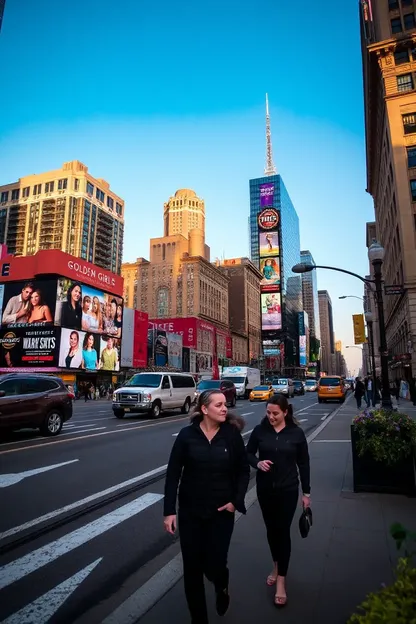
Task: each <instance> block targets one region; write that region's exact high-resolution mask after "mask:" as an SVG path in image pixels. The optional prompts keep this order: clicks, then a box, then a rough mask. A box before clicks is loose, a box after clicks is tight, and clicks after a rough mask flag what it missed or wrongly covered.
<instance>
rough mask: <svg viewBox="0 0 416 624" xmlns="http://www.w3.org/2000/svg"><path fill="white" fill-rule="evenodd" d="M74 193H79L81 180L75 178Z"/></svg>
mask: <svg viewBox="0 0 416 624" xmlns="http://www.w3.org/2000/svg"><path fill="white" fill-rule="evenodd" d="M74 191H79V178H74Z"/></svg>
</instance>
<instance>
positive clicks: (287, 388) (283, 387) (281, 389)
mask: <svg viewBox="0 0 416 624" xmlns="http://www.w3.org/2000/svg"><path fill="white" fill-rule="evenodd" d="M272 386H273V390H274V393H275V394H285V395H286V396H287V398H288V399H290V398H291V397H294V396H295V387H294V385H293V381H292V380H291V379H287V377H285V378H282V377H279V378H277V377H275V378H274V379H272Z"/></svg>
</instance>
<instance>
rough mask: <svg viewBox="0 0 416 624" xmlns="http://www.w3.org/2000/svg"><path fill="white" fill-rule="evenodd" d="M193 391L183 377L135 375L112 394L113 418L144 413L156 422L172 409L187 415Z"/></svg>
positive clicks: (188, 379) (190, 381)
mask: <svg viewBox="0 0 416 624" xmlns="http://www.w3.org/2000/svg"><path fill="white" fill-rule="evenodd" d="M195 391H196V387H195V380H194V378H193V377H192V375H187V374H186V373H137V375H133V377H132V378H131V379H129V380H128V381H127V382H126V383H125V384H124V386H123V387H122V388H118V390H116V391H115V392H114V394H113V412H114V416H116V418H124V414H132V413H133V414H143V413H147V414H149V415H150V416H152V417H153V418H158V417H159V416H160V414H161V413H162V412H163V411H164V410H173V409H180V410H181V411H182V414H188V412H189V410H190V408H191V405H192V403H193V402H194V401H195Z"/></svg>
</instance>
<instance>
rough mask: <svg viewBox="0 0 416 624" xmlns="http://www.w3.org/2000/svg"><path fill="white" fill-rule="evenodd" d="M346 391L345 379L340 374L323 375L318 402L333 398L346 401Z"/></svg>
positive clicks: (333, 399) (341, 401)
mask: <svg viewBox="0 0 416 624" xmlns="http://www.w3.org/2000/svg"><path fill="white" fill-rule="evenodd" d="M346 392H347V391H346V390H345V386H344V380H343V379H342V378H341V377H339V376H338V375H331V376H328V377H321V379H320V380H319V384H318V402H319V403H324V402H326V401H328V400H329V401H331V400H332V401H339V402H340V403H344V401H345V395H346Z"/></svg>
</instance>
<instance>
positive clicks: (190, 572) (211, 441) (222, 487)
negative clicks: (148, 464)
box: [164, 390, 250, 624]
mask: <svg viewBox="0 0 416 624" xmlns="http://www.w3.org/2000/svg"><path fill="white" fill-rule="evenodd" d="M243 427H244V421H243V419H241V418H239V417H236V416H231V415H227V407H226V399H225V396H224V395H223V394H222V393H220V392H218V390H207V391H205V392H202V393H201V395H200V396H199V399H198V402H197V405H196V408H195V411H194V414H193V416H192V418H191V425H190V426H188V427H185V428H184V429H182V430H181V431H180V433H179V435H178V437H177V438H176V441H175V443H174V445H173V448H172V452H171V455H170V458H169V464H168V469H167V473H166V484H165V502H164V514H165V520H164V524H165V529H166V531H168V533H171V534H173V533H175V530H176V495H177V490H178V485H179V481H180V486H179V537H180V543H181V549H182V558H183V571H184V583H185V594H186V599H187V601H188V607H189V611H190V613H191V618H192V623H193V624H208V614H207V607H206V601H205V589H204V574H205V576H206V577H207V578H208V579H209V580H210V581H212V583H213V584H214V586H215V591H216V597H217V599H216V608H217V613H218V614H219V615H225V613H226V611H227V609H228V606H229V602H230V597H229V594H228V576H229V574H228V568H227V557H228V549H229V546H230V541H231V535H232V532H233V528H234V513H235V511H236V510H238V511H240V512H241V513H245V506H244V497H245V494H246V490H247V487H248V481H249V476H250V467H249V465H248V461H247V456H246V452H245V448H244V442H243V439H242V437H241V433H240V432H241V430H242V428H243Z"/></svg>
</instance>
